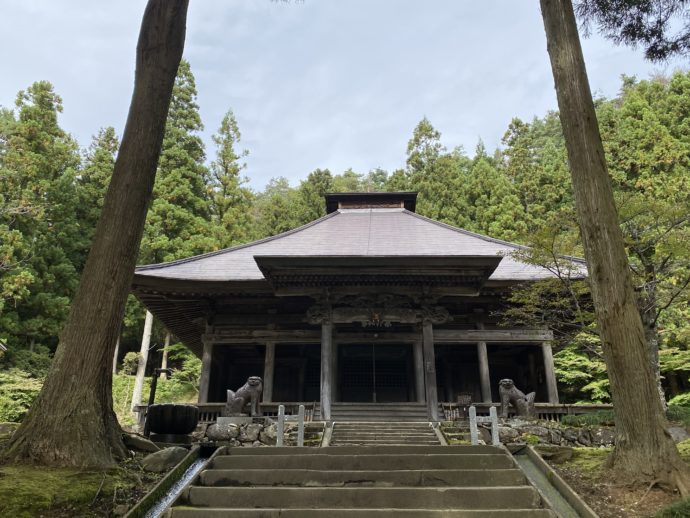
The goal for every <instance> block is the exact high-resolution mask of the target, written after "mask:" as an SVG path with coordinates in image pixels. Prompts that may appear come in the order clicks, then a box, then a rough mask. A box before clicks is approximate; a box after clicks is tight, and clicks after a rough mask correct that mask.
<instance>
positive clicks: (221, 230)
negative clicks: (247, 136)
mask: <svg viewBox="0 0 690 518" xmlns="http://www.w3.org/2000/svg"><path fill="white" fill-rule="evenodd" d="M241 137H242V136H241V134H240V130H239V127H238V126H237V120H236V119H235V114H234V113H233V112H232V110H228V112H227V113H226V114H225V116H224V117H223V120H222V122H221V124H220V128H219V129H218V132H217V133H216V134H215V135H214V136H213V142H214V143H215V144H216V147H217V150H216V159H215V160H214V161H213V162H212V163H211V176H212V206H213V213H214V216H215V218H216V222H215V223H216V225H215V226H216V231H217V240H218V243H219V245H220V247H221V248H225V247H228V246H231V245H237V244H240V243H246V242H248V241H251V239H252V238H253V237H254V229H253V220H252V217H251V206H252V203H253V198H254V196H253V193H252V191H251V190H250V189H249V188H247V187H246V186H245V185H246V183H247V179H246V177H243V176H242V171H243V170H244V169H245V168H246V167H247V164H246V163H243V162H242V160H243V159H244V158H245V157H246V156H247V155H249V151H248V150H246V149H244V150H241V151H239V150H236V149H235V147H236V146H237V145H238V144H239V143H240V140H241Z"/></svg>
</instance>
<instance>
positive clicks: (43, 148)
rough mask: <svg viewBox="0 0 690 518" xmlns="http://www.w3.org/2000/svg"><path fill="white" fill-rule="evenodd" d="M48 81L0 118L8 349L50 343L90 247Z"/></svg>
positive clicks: (0, 277) (1, 269) (1, 309)
mask: <svg viewBox="0 0 690 518" xmlns="http://www.w3.org/2000/svg"><path fill="white" fill-rule="evenodd" d="M61 111H62V100H61V99H60V97H59V96H58V95H57V94H56V93H55V92H54V90H53V87H52V85H51V84H50V83H48V82H47V81H39V82H36V83H34V84H33V85H31V86H30V87H29V88H27V89H26V90H24V91H22V92H19V94H18V96H17V100H16V103H15V111H14V112H10V111H8V110H3V111H2V115H1V116H0V193H2V194H0V329H2V330H3V332H4V333H6V335H5V336H6V338H7V339H8V341H9V342H11V343H12V344H13V345H14V346H19V347H27V346H29V347H30V346H31V345H34V344H43V345H47V346H50V347H54V346H55V345H56V344H57V339H56V337H57V335H58V332H59V330H60V328H61V326H62V323H63V321H64V320H65V318H66V316H67V312H68V310H69V301H70V298H71V296H72V294H73V293H74V290H75V288H76V284H77V272H78V270H79V269H80V268H81V267H82V264H83V260H84V251H85V250H86V249H87V248H88V244H87V243H86V241H85V239H86V236H85V235H84V232H83V229H81V228H80V224H79V221H78V220H77V219H76V218H75V213H76V210H77V206H78V197H77V185H76V180H75V178H76V175H77V170H78V167H79V161H80V160H79V153H78V149H77V144H76V142H75V141H74V140H73V139H72V137H70V135H68V134H67V133H66V132H65V131H63V130H62V129H61V128H60V126H59V125H58V114H59V113H60V112H61Z"/></svg>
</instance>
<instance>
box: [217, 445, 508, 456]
mask: <svg viewBox="0 0 690 518" xmlns="http://www.w3.org/2000/svg"><path fill="white" fill-rule="evenodd" d="M371 454H383V455H386V454H395V455H398V454H404V455H428V454H439V455H483V454H500V455H505V450H503V449H502V448H501V447H500V446H491V445H483V444H480V445H477V446H471V445H469V444H462V445H458V446H450V447H449V446H440V445H435V446H383V447H376V448H369V447H366V446H341V447H339V448H308V447H304V446H302V447H300V446H284V447H280V448H277V447H270V448H229V449H228V450H227V451H226V453H224V454H223V455H221V456H220V457H227V456H230V457H238V456H246V455H251V456H256V455H264V456H269V457H270V456H274V455H289V456H295V457H303V456H307V455H308V456H318V455H328V456H332V455H371ZM220 457H219V458H220Z"/></svg>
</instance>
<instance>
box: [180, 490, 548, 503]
mask: <svg viewBox="0 0 690 518" xmlns="http://www.w3.org/2000/svg"><path fill="white" fill-rule="evenodd" d="M186 503H187V505H190V506H196V507H214V508H252V507H253V508H286V509H290V508H293V509H294V508H300V509H323V508H324V507H326V508H340V509H357V508H367V509H390V508H403V509H516V508H518V509H535V508H538V507H540V498H539V495H538V493H537V492H536V490H535V489H534V488H532V487H531V486H504V487H462V488H458V487H450V488H435V487H424V488H397V487H394V488H393V487H391V488H387V487H381V488H367V487H364V488H361V487H337V488H323V487H318V488H313V487H308V488H305V487H299V488H287V487H251V488H236V487H203V486H193V487H191V488H189V490H188V492H187V495H186Z"/></svg>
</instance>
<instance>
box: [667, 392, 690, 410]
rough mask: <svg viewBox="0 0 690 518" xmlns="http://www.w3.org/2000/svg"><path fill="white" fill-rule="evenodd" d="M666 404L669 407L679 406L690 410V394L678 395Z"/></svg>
mask: <svg viewBox="0 0 690 518" xmlns="http://www.w3.org/2000/svg"><path fill="white" fill-rule="evenodd" d="M668 404H669V406H681V407H689V408H690V392H685V393H684V394H678V395H677V396H675V397H673V398H671V399H670V400H669V402H668Z"/></svg>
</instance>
